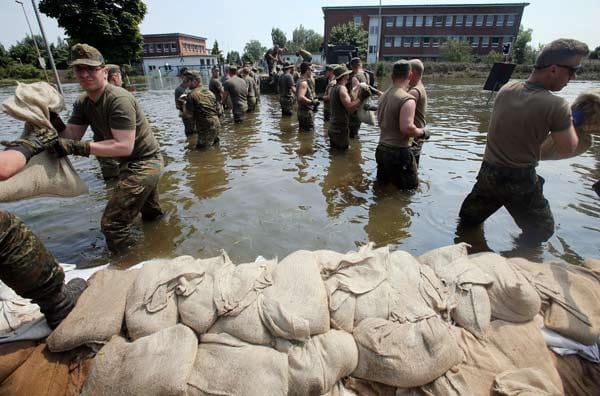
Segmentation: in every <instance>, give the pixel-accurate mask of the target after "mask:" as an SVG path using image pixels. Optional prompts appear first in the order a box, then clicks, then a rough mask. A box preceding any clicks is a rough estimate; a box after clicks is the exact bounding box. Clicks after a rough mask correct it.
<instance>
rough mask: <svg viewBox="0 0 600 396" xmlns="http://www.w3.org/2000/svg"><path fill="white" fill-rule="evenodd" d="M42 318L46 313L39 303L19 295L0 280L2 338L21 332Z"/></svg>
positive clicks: (0, 335)
mask: <svg viewBox="0 0 600 396" xmlns="http://www.w3.org/2000/svg"><path fill="white" fill-rule="evenodd" d="M41 320H44V315H43V314H42V313H41V312H40V307H39V306H38V305H37V304H33V303H31V300H29V299H26V298H23V297H21V296H19V295H18V294H17V293H15V291H14V290H13V289H11V288H10V287H8V286H7V285H6V284H4V283H3V282H2V281H0V338H9V337H12V336H14V335H18V334H21V333H23V330H24V329H27V328H30V327H32V326H35V325H36V323H38V322H39V321H41Z"/></svg>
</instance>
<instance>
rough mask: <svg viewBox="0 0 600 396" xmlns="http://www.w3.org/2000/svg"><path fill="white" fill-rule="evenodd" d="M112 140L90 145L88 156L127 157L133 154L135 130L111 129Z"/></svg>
mask: <svg viewBox="0 0 600 396" xmlns="http://www.w3.org/2000/svg"><path fill="white" fill-rule="evenodd" d="M111 132H112V135H113V139H110V140H102V141H100V142H91V143H90V154H92V155H95V156H97V157H127V156H129V155H131V153H132V152H133V145H134V143H135V129H132V130H125V129H114V128H113V129H111Z"/></svg>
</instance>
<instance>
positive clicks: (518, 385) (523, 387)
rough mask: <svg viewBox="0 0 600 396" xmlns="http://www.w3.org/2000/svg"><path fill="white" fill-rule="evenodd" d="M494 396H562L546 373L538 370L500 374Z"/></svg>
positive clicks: (518, 370)
mask: <svg viewBox="0 0 600 396" xmlns="http://www.w3.org/2000/svg"><path fill="white" fill-rule="evenodd" d="M494 394H496V395H503V396H561V395H563V393H562V389H558V388H557V387H556V385H554V384H553V383H552V381H550V380H548V378H547V377H546V376H545V373H544V372H543V371H541V370H540V369H538V368H535V367H528V368H524V369H517V370H509V371H505V372H504V373H502V374H498V375H497V376H496V379H495V380H494Z"/></svg>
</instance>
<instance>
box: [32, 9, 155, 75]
mask: <svg viewBox="0 0 600 396" xmlns="http://www.w3.org/2000/svg"><path fill="white" fill-rule="evenodd" d="M39 9H40V11H41V12H43V13H44V14H46V15H48V16H49V17H51V18H56V19H57V20H58V25H59V26H60V27H62V28H64V29H65V31H66V33H67V35H69V37H70V38H71V42H72V43H87V44H89V45H92V46H94V47H96V48H97V49H98V50H99V51H100V52H102V55H104V59H105V60H106V61H107V62H111V63H116V64H123V63H130V62H131V61H135V60H138V59H139V57H140V55H141V54H142V48H143V44H144V39H143V38H142V34H141V33H140V23H141V22H142V20H143V19H144V16H145V15H146V4H144V2H143V1H142V0H94V1H89V0H69V1H63V0H41V1H40V3H39Z"/></svg>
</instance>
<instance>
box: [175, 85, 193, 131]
mask: <svg viewBox="0 0 600 396" xmlns="http://www.w3.org/2000/svg"><path fill="white" fill-rule="evenodd" d="M186 93H188V89H187V88H186V87H185V86H184V85H183V83H182V84H181V85H179V86H178V87H177V88H175V107H177V110H179V117H181V120H182V121H183V128H184V132H185V136H191V135H193V134H194V121H193V120H192V119H191V118H190V117H186V116H185V115H184V114H183V111H182V109H181V107H180V105H179V97H180V96H181V95H183V94H186Z"/></svg>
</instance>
